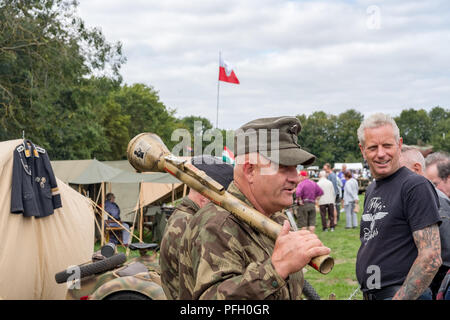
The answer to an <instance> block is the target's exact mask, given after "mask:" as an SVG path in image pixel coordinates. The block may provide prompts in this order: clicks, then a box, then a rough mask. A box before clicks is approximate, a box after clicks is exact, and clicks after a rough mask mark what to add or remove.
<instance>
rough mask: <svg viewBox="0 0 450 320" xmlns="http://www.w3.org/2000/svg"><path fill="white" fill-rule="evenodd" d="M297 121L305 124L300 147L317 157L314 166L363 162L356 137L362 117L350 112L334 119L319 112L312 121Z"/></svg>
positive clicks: (315, 113) (352, 111)
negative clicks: (327, 163)
mask: <svg viewBox="0 0 450 320" xmlns="http://www.w3.org/2000/svg"><path fill="white" fill-rule="evenodd" d="M297 118H298V119H299V120H300V122H301V123H302V130H301V132H300V134H299V142H300V145H301V146H302V147H304V148H305V149H306V150H308V151H309V152H311V153H312V154H314V155H315V156H316V157H317V159H316V162H315V165H319V166H322V165H323V164H324V163H326V162H329V163H331V164H333V163H335V162H360V161H361V155H360V151H359V148H358V138H357V135H356V130H357V129H358V127H359V125H360V124H361V121H362V119H363V115H362V114H361V113H359V112H357V111H355V110H353V109H350V110H347V111H345V112H343V113H341V114H340V115H339V116H335V115H329V114H326V113H325V112H323V111H316V112H314V113H313V114H311V115H310V116H309V117H307V116H305V115H298V116H297ZM337 142H339V143H337Z"/></svg>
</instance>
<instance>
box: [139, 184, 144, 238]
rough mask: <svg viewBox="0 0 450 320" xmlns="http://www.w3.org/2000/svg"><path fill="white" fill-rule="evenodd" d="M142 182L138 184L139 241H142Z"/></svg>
mask: <svg viewBox="0 0 450 320" xmlns="http://www.w3.org/2000/svg"><path fill="white" fill-rule="evenodd" d="M142 189H143V183H142V182H141V183H140V185H139V209H140V215H139V241H140V242H143V241H142V233H143V228H144V206H143V203H144V199H142V193H143V190H142Z"/></svg>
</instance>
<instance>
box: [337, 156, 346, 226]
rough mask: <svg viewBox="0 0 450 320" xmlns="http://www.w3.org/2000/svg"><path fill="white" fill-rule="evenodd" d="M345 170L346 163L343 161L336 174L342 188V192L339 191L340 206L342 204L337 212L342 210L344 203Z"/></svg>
mask: <svg viewBox="0 0 450 320" xmlns="http://www.w3.org/2000/svg"><path fill="white" fill-rule="evenodd" d="M345 171H347V165H346V164H345V163H344V164H342V168H341V171H339V173H338V175H337V177H338V179H339V180H341V183H342V188H341V190H342V192H341V206H342V208H341V210H339V212H344V205H345V204H344V192H345V182H346V181H347V180H346V179H345ZM339 212H338V221H339Z"/></svg>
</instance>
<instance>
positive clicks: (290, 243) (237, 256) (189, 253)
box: [179, 117, 330, 300]
mask: <svg viewBox="0 0 450 320" xmlns="http://www.w3.org/2000/svg"><path fill="white" fill-rule="evenodd" d="M300 128H301V124H300V122H299V120H298V119H297V118H295V117H277V118H265V119H257V120H254V121H251V122H249V123H247V124H246V125H244V126H242V127H241V128H240V130H238V131H237V132H236V135H235V151H236V152H235V154H236V164H235V168H234V181H233V182H232V183H231V184H230V186H229V187H228V190H227V191H228V192H229V193H231V194H232V195H234V196H235V197H237V198H238V199H240V200H242V201H243V202H245V203H246V204H247V205H249V206H250V207H252V208H255V209H256V210H258V211H260V212H261V213H262V214H264V215H266V216H267V217H269V218H271V219H273V220H274V221H276V222H278V223H279V224H282V225H283V228H282V231H281V233H280V234H279V236H278V238H277V240H276V242H275V244H274V243H273V241H272V240H271V239H270V238H268V237H267V236H266V235H264V234H262V233H260V232H258V231H257V230H255V229H253V228H252V227H250V226H249V225H248V224H246V223H244V222H242V221H240V220H239V219H237V218H236V217H235V216H234V215H232V214H231V213H230V212H228V211H227V210H225V209H223V208H221V207H219V206H217V205H215V204H213V203H212V202H211V203H209V204H207V205H206V206H205V207H203V208H202V209H200V210H199V211H198V212H197V213H196V214H195V216H193V217H192V218H191V219H190V221H189V224H188V225H187V227H186V231H185V233H184V235H183V237H182V239H181V246H182V247H181V252H180V264H179V268H180V292H179V298H180V299H258V300H262V299H300V298H301V293H302V287H303V273H302V269H303V268H304V267H305V266H306V265H307V264H308V262H309V261H310V260H311V259H312V258H313V257H316V256H318V255H324V254H329V252H330V249H329V248H327V247H325V246H323V244H322V243H321V241H320V240H319V239H318V238H317V236H316V235H314V234H312V233H311V232H309V231H307V230H301V231H297V232H290V231H289V230H290V225H289V222H288V221H287V219H286V217H285V216H283V215H282V214H281V213H280V211H281V210H282V209H283V208H286V207H288V206H289V205H291V204H292V195H293V193H294V192H295V189H296V186H297V184H298V182H299V178H298V175H297V170H296V167H297V165H298V164H305V165H306V164H310V163H312V162H313V161H314V159H315V157H314V156H313V155H311V154H309V153H307V152H305V151H304V150H302V149H301V148H300V146H299V145H298V144H297V135H298V133H299V131H300ZM264 132H265V133H267V137H263V136H264ZM277 132H278V137H277V136H276V133H277ZM273 133H275V135H272V134H273ZM265 138H267V139H265ZM247 139H248V141H249V142H250V143H246V140H247ZM242 140H243V141H242ZM267 151H271V152H270V153H268V152H267ZM269 160H270V161H269Z"/></svg>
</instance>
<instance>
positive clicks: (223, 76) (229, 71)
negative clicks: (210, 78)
mask: <svg viewBox="0 0 450 320" xmlns="http://www.w3.org/2000/svg"><path fill="white" fill-rule="evenodd" d="M219 64H220V65H219V81H224V82H230V83H236V84H239V80H238V78H237V77H236V74H235V73H234V70H233V66H232V65H231V64H230V63H229V62H227V61H225V60H223V59H222V57H220V60H219Z"/></svg>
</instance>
